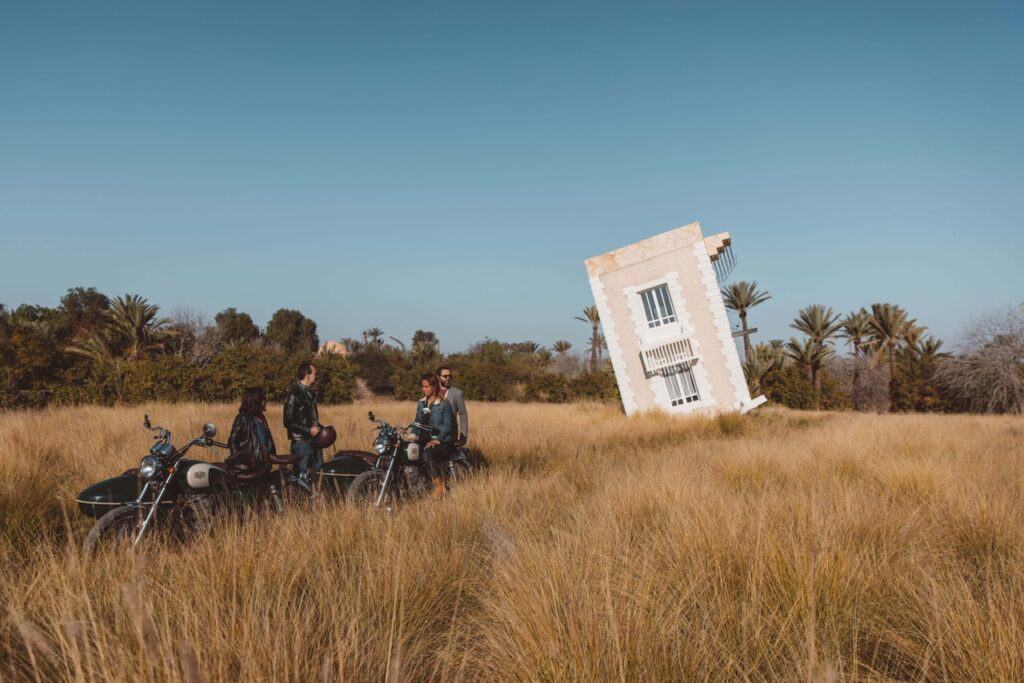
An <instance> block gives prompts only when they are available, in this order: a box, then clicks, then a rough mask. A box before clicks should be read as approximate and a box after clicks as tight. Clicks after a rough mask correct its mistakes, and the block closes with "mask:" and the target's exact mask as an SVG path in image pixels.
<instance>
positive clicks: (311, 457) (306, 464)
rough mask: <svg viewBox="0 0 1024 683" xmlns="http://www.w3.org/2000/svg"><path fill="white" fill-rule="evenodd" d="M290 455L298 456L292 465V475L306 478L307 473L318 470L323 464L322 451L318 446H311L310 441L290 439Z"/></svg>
mask: <svg viewBox="0 0 1024 683" xmlns="http://www.w3.org/2000/svg"><path fill="white" fill-rule="evenodd" d="M292 455H297V456H299V460H298V462H296V463H295V464H294V465H292V475H293V476H296V477H303V478H307V477H308V475H307V471H308V473H309V474H313V473H315V472H319V471H320V466H321V465H323V464H324V452H323V450H322V449H320V448H313V442H312V441H292Z"/></svg>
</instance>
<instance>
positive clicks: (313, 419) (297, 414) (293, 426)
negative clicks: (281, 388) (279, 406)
mask: <svg viewBox="0 0 1024 683" xmlns="http://www.w3.org/2000/svg"><path fill="white" fill-rule="evenodd" d="M322 426H323V425H321V424H320V417H319V415H317V410H316V396H315V395H314V394H313V390H312V389H309V388H307V387H305V386H303V385H302V384H299V383H298V382H296V383H295V386H294V387H293V388H292V393H290V394H288V397H287V398H285V400H284V428H285V429H286V430H288V438H289V439H291V440H292V441H309V440H310V439H312V438H313V436H312V435H311V434H310V433H309V430H310V429H312V428H313V427H322Z"/></svg>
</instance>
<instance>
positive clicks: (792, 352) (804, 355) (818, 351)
mask: <svg viewBox="0 0 1024 683" xmlns="http://www.w3.org/2000/svg"><path fill="white" fill-rule="evenodd" d="M834 353H835V349H833V348H832V347H831V346H829V345H828V344H819V343H818V342H816V341H815V340H813V339H811V338H810V337H805V338H804V339H803V340H799V339H796V338H795V337H790V338H789V341H788V342H786V355H787V356H789V357H790V358H792V359H793V361H794V362H795V363H796V364H797V366H798V367H800V369H801V370H803V371H804V375H805V376H806V377H807V380H808V381H809V382H810V383H811V384H813V385H814V394H815V395H814V404H815V406H814V407H815V409H816V410H817V409H818V408H820V407H821V369H822V367H824V365H825V361H826V360H828V359H829V358H831V357H832V355H833V354H834Z"/></svg>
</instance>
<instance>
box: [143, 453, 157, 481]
mask: <svg viewBox="0 0 1024 683" xmlns="http://www.w3.org/2000/svg"><path fill="white" fill-rule="evenodd" d="M158 464H159V463H157V461H156V458H154V457H153V456H152V455H147V456H146V457H145V458H143V459H142V462H140V463H139V473H140V474H142V476H143V477H144V478H146V479H149V478H150V477H152V476H153V475H154V474H156V470H157V466H158Z"/></svg>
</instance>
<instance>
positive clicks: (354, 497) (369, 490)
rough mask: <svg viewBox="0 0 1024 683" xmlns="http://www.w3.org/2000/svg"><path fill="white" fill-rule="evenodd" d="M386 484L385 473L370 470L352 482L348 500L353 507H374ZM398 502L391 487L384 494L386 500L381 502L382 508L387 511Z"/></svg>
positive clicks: (347, 496)
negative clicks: (384, 483) (382, 485)
mask: <svg viewBox="0 0 1024 683" xmlns="http://www.w3.org/2000/svg"><path fill="white" fill-rule="evenodd" d="M383 482H384V472H381V471H379V470H368V471H366V472H363V473H361V474H360V475H359V476H357V477H356V478H355V480H353V481H352V484H351V486H349V487H348V494H347V495H346V498H347V499H348V502H349V503H351V504H352V505H357V506H359V507H372V506H373V505H374V504H375V503H376V502H377V498H378V496H380V487H381V484H382V483H383ZM397 502H398V496H397V495H396V492H395V490H394V488H392V487H389V488H388V490H387V491H385V492H384V498H383V499H382V500H381V503H380V505H381V507H382V508H386V509H389V510H390V509H392V508H394V506H395V504H396V503H397Z"/></svg>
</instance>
